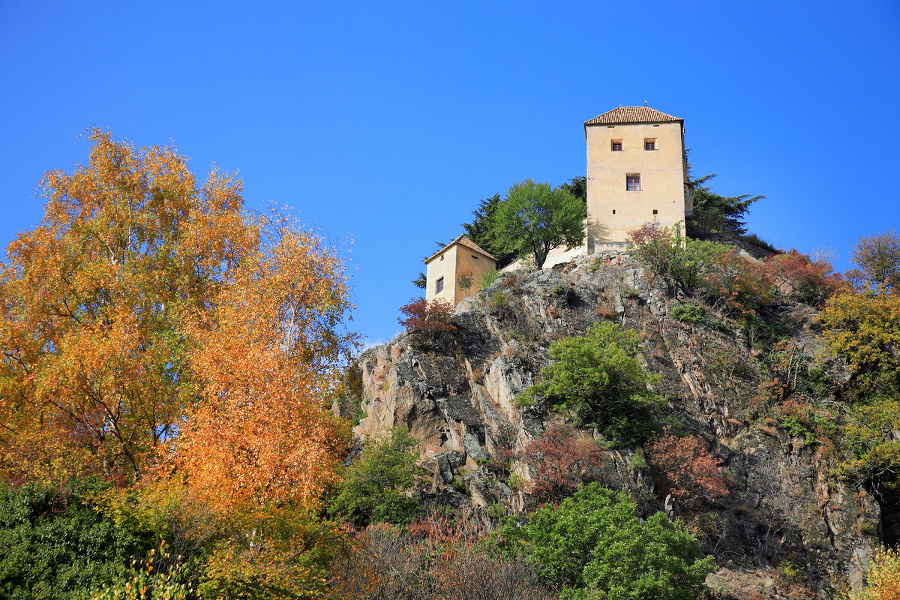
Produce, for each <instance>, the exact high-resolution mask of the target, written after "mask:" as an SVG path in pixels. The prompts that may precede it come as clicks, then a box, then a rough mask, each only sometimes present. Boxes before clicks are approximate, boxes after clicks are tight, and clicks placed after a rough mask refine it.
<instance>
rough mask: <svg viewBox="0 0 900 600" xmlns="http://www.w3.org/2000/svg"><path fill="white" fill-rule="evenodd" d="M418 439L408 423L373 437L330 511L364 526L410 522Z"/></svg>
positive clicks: (350, 469) (416, 505)
mask: <svg viewBox="0 0 900 600" xmlns="http://www.w3.org/2000/svg"><path fill="white" fill-rule="evenodd" d="M418 450H419V442H418V440H416V439H415V438H414V437H412V436H410V435H409V431H407V429H406V427H403V426H400V427H394V428H393V429H390V430H388V431H386V432H385V433H384V435H383V437H381V438H379V439H377V440H373V441H372V442H371V443H370V445H369V446H368V447H366V448H365V449H364V450H363V451H362V454H361V455H360V456H359V459H358V460H357V461H356V462H354V463H353V464H352V465H350V466H349V467H347V469H346V470H345V472H344V477H343V480H342V481H341V483H340V485H339V486H338V491H337V495H336V496H335V497H334V499H333V500H332V501H331V504H330V506H329V508H328V510H329V512H330V513H331V514H332V515H334V516H335V517H337V518H340V519H343V520H346V521H348V522H351V523H353V524H354V525H356V526H357V527H365V526H366V525H368V524H370V523H395V524H402V523H407V522H409V521H411V520H412V518H413V517H415V515H416V512H417V511H418V508H419V503H418V500H417V499H416V498H415V497H413V496H412V495H411V492H412V491H413V488H414V485H415V478H416V471H417V467H416V463H417V461H418V459H419V451H418Z"/></svg>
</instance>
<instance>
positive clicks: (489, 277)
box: [478, 270, 500, 289]
mask: <svg viewBox="0 0 900 600" xmlns="http://www.w3.org/2000/svg"><path fill="white" fill-rule="evenodd" d="M498 277H500V271H497V270H494V271H488V272H487V273H485V274H483V275H482V276H481V277H480V278H479V280H478V283H480V284H481V289H484V288H486V287H488V286H490V285H491V284H492V283H494V282H495V281H497V278H498Z"/></svg>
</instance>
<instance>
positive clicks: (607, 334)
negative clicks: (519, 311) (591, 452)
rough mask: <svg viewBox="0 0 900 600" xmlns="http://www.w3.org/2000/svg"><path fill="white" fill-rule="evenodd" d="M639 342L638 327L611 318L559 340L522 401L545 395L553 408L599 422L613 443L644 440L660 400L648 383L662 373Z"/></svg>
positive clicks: (583, 420)
mask: <svg viewBox="0 0 900 600" xmlns="http://www.w3.org/2000/svg"><path fill="white" fill-rule="evenodd" d="M639 346H640V338H639V337H638V335H637V333H636V332H634V331H630V330H626V329H623V328H622V327H621V326H619V325H617V324H615V323H609V322H601V323H597V324H595V325H594V326H592V327H591V328H590V329H588V330H587V332H585V334H584V335H583V336H578V337H569V338H563V339H561V340H558V341H556V342H554V343H553V344H552V345H551V346H550V356H551V357H552V358H553V359H554V360H555V362H554V363H553V364H551V365H549V366H547V367H545V368H544V370H543V371H541V376H540V380H539V381H538V383H537V384H535V385H533V386H532V387H530V388H529V389H528V390H526V391H525V392H524V393H523V394H522V395H521V396H520V397H519V399H518V400H517V403H518V404H520V405H528V404H533V403H534V402H535V400H536V399H537V398H538V397H540V398H544V399H546V401H547V403H548V405H549V406H550V408H552V409H553V410H558V411H564V412H566V413H569V414H571V415H572V416H574V418H575V420H576V421H577V422H578V423H579V424H580V425H586V426H589V427H596V428H597V429H599V430H600V432H601V433H602V434H603V435H604V436H605V437H606V439H607V440H608V441H609V442H611V443H612V444H614V445H619V446H621V445H625V444H631V443H639V442H641V441H643V440H644V439H646V437H647V435H649V433H650V429H651V425H652V419H651V415H650V410H651V409H652V408H653V407H655V406H657V405H658V404H659V403H660V402H661V400H660V398H659V397H658V396H657V395H656V394H654V393H653V392H651V391H650V390H649V389H648V387H647V386H648V384H650V383H652V382H655V381H656V380H657V378H656V377H654V376H653V375H650V374H648V373H647V372H646V371H645V370H644V368H643V366H642V365H641V362H640V360H639V359H638V353H639Z"/></svg>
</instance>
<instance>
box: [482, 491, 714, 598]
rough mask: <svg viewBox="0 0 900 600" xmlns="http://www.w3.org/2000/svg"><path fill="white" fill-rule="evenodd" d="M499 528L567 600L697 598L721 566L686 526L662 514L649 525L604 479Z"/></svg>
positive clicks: (506, 545) (507, 544)
mask: <svg viewBox="0 0 900 600" xmlns="http://www.w3.org/2000/svg"><path fill="white" fill-rule="evenodd" d="M499 533H500V537H501V540H502V547H503V549H504V550H505V551H506V552H507V553H509V554H515V553H517V552H522V553H524V554H525V556H527V557H528V558H530V559H531V560H533V561H534V562H535V563H536V564H537V565H539V570H540V573H541V575H542V576H543V577H544V578H545V579H546V580H548V581H549V582H551V583H553V584H555V585H558V586H560V587H562V588H563V593H562V594H561V596H560V598H569V599H585V600H587V599H591V600H593V599H597V600H599V599H601V598H602V599H604V600H644V599H645V598H654V599H656V600H688V599H691V600H692V599H694V598H699V597H700V596H701V594H702V593H703V591H704V589H705V586H704V580H705V578H706V575H707V573H709V572H710V571H712V570H714V565H713V562H712V558H711V557H707V558H703V555H702V552H701V551H700V544H699V543H698V542H697V539H696V538H695V537H694V536H692V535H691V534H690V533H688V532H686V531H684V529H682V527H681V526H680V525H679V524H676V523H672V522H670V521H669V520H668V519H666V517H665V516H664V515H663V514H662V513H656V514H654V515H652V516H651V517H650V518H649V519H647V520H646V521H644V522H642V521H641V520H640V519H639V518H638V512H637V505H636V504H635V503H634V501H633V500H631V498H629V497H628V495H627V494H626V493H625V492H618V493H616V492H613V491H611V490H609V489H607V488H604V487H601V486H600V485H599V484H597V483H592V484H589V485H587V486H584V487H582V488H580V489H579V490H578V491H577V492H576V493H575V495H574V496H573V497H571V498H568V499H566V500H565V501H563V502H562V503H561V504H560V505H559V506H558V507H553V506H545V507H543V508H542V509H540V510H538V511H537V512H535V513H534V514H532V515H531V517H530V518H529V520H528V523H527V524H526V525H524V526H521V527H519V526H517V525H515V524H505V525H503V526H501V528H500V530H499Z"/></svg>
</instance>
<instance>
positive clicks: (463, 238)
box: [425, 233, 497, 265]
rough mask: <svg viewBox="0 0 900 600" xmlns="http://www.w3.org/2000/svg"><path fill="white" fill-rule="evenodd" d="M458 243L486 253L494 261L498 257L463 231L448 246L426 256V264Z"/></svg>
mask: <svg viewBox="0 0 900 600" xmlns="http://www.w3.org/2000/svg"><path fill="white" fill-rule="evenodd" d="M457 243H458V244H460V245H461V246H466V247H467V248H469V249H471V250H475V251H476V252H481V253H482V254H484V255H485V256H486V257H488V258H490V259H491V260H493V261H494V262H496V261H497V258H496V257H495V256H493V255H492V254H491V253H490V252H488V251H487V250H485V249H484V248H482V247H481V246H479V245H478V244H476V243H475V242H473V241H472V240H471V239H470V238H469V236H467V235H466V234H464V233H461V234H459V235H458V236H456V237H455V238H453V239H452V240H451V241H450V243H449V244H447V245H446V246H444V247H443V248H441V249H440V250H438V251H437V252H435V253H434V254H432V255H431V256H429V257H428V258H426V259H425V264H426V265H427V264H428V263H430V262H431V261H432V260H433V259H434V258H436V257H437V256H439V255H440V254H441V253H443V252H444V251H445V250H446V249H447V248H449V247H450V246H452V245H453V244H457Z"/></svg>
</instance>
